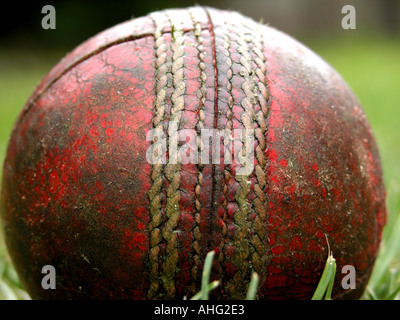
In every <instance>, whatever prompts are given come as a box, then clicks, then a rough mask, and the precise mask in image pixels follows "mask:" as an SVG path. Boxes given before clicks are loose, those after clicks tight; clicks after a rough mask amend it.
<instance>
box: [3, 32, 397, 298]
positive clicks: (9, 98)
mask: <svg viewBox="0 0 400 320" xmlns="http://www.w3.org/2000/svg"><path fill="white" fill-rule="evenodd" d="M306 44H307V45H309V46H310V47H311V48H312V49H313V50H314V51H316V52H317V53H319V54H320V55H321V56H322V57H323V58H324V59H325V60H327V61H328V62H329V63H330V64H331V65H332V66H333V67H334V68H335V69H336V70H338V71H339V73H341V74H342V76H343V78H344V79H345V80H346V81H347V82H348V83H349V84H350V86H351V87H352V89H353V91H354V92H355V93H356V95H357V96H358V98H359V100H360V101H361V104H362V105H363V107H364V110H365V112H366V114H367V116H368V118H369V121H370V123H371V126H372V129H373V131H374V134H375V137H376V139H377V142H378V146H379V149H380V154H381V158H382V164H383V169H384V177H385V184H386V188H387V192H388V197H387V207H388V209H389V217H388V222H387V225H386V226H385V228H384V233H383V239H382V245H381V249H380V252H379V255H378V258H377V260H376V263H375V267H374V270H373V274H372V276H371V279H370V281H369V284H368V289H367V291H366V292H365V294H364V296H363V299H399V298H400V295H399V292H398V290H400V289H399V288H400V245H399V244H400V232H399V230H400V166H399V165H398V163H399V160H400V133H399V129H398V121H399V119H400V99H399V98H398V95H399V85H400V62H399V52H400V42H399V41H398V39H391V38H388V37H382V36H375V35H369V36H368V37H363V36H357V38H346V39H343V38H324V39H320V40H318V39H313V40H312V41H311V40H310V41H306ZM3 49H4V48H3ZM62 55H63V54H62V53H59V52H54V53H43V52H33V53H32V52H31V51H29V50H14V51H12V50H10V49H7V50H0V161H1V163H3V160H4V155H5V152H6V146H7V141H8V137H9V134H10V131H11V129H12V126H13V123H14V121H15V119H16V117H17V115H18V113H19V112H20V110H21V108H22V106H23V105H24V103H25V101H26V100H27V98H28V97H29V95H30V94H31V92H32V91H33V89H34V87H35V86H36V85H37V83H38V82H39V80H40V79H41V78H42V77H43V76H44V75H45V74H46V73H47V72H48V71H49V70H50V68H51V67H52V66H53V65H54V64H55V63H56V62H57V61H58V59H60V58H61V57H62ZM1 174H2V173H1V172H0V177H1ZM214 285H215V284H214ZM252 294H254V292H253V293H252ZM5 298H10V299H24V298H27V295H26V294H25V293H24V292H23V290H22V288H21V286H20V284H19V281H18V277H17V275H16V274H15V271H14V269H13V267H12V265H11V263H10V261H9V258H8V256H7V254H6V250H5V247H4V243H3V242H2V241H1V240H0V299H5Z"/></svg>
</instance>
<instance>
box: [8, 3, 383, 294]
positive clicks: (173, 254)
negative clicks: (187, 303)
mask: <svg viewBox="0 0 400 320" xmlns="http://www.w3.org/2000/svg"><path fill="white" fill-rule="evenodd" d="M173 123H175V124H176V126H177V130H183V129H187V130H189V131H190V132H196V133H198V135H197V136H196V137H195V142H196V143H195V144H194V145H195V147H194V148H192V149H191V151H190V150H189V151H190V152H193V153H194V154H195V152H196V151H197V152H199V154H200V153H202V152H203V151H204V150H206V149H205V145H206V142H207V141H209V140H207V139H205V138H203V136H201V135H200V133H201V132H202V131H204V129H209V130H210V132H212V135H211V138H216V133H215V132H221V131H222V130H225V131H224V132H229V131H230V132H233V131H234V130H237V131H240V130H242V129H243V131H244V130H245V129H246V130H249V132H251V130H253V136H254V140H253V143H250V144H248V145H247V146H246V147H243V148H242V149H241V151H247V150H250V151H251V150H253V151H254V153H253V154H254V158H253V162H252V164H253V167H252V170H251V171H250V172H248V173H245V174H238V173H237V169H238V168H239V167H240V166H239V163H238V160H237V159H236V160H235V159H234V160H233V161H232V162H231V163H225V159H226V156H229V153H230V152H232V149H229V148H228V150H227V149H226V148H224V146H225V144H224V141H225V140H226V139H233V136H231V137H229V136H228V137H226V136H225V138H224V139H214V140H213V141H212V142H214V145H213V147H212V148H210V149H209V153H210V154H206V155H210V156H211V153H212V152H213V151H214V150H216V149H217V148H216V146H219V147H221V148H220V149H221V150H222V151H221V153H220V154H217V157H216V159H217V160H220V161H214V162H213V161H210V162H209V163H207V162H205V161H197V163H196V161H192V162H190V161H189V162H188V163H181V162H179V161H178V162H177V163H174V162H173V161H172V160H171V159H172V156H171V151H170V150H169V149H168V151H167V152H166V154H165V155H164V158H165V159H166V162H165V161H164V162H157V163H152V162H151V161H149V159H148V156H147V155H148V150H149V148H151V147H154V145H155V144H156V143H161V140H157V141H156V140H154V141H151V140H149V139H148V133H149V132H152V131H153V130H157V131H158V132H160V133H161V134H162V136H163V137H164V138H165V141H167V142H168V145H169V143H171V142H176V143H177V147H178V148H179V147H182V146H184V145H185V143H186V141H182V139H180V136H178V137H177V136H176V135H173V133H172V131H171V130H172V129H171V128H172V127H173V126H172V124H173ZM218 130H219V131H218ZM206 140H207V141H206ZM243 146H244V144H243ZM245 148H246V150H244V149H245ZM150 150H151V149H150ZM161 150H164V149H161ZM203 153H204V152H203ZM232 153H233V152H232ZM150 154H151V152H150ZM218 162H219V163H218ZM1 214H2V223H3V227H4V234H5V240H6V243H7V246H8V249H9V253H10V256H11V257H12V260H13V263H14V264H15V268H16V270H17V272H18V274H19V276H20V278H21V281H22V283H23V285H24V286H25V288H26V289H27V291H28V292H29V294H30V295H31V297H32V298H34V299H41V298H44V299H183V297H185V296H187V297H188V298H190V297H191V296H193V295H194V294H195V293H196V292H197V291H198V290H199V289H200V280H201V272H202V267H203V263H204V259H205V256H206V254H207V253H208V252H209V251H211V250H215V252H216V255H215V259H214V263H213V268H212V273H211V276H212V278H213V279H218V280H220V282H221V283H220V286H219V287H218V288H217V289H216V290H215V291H213V293H212V295H211V298H213V299H242V298H244V297H245V295H246V291H247V288H248V284H249V281H250V277H251V274H252V272H253V271H255V272H257V273H258V275H259V276H260V283H259V288H258V295H257V297H258V298H259V299H309V298H310V297H311V296H312V294H313V292H314V290H315V288H316V285H317V283H318V281H319V278H320V276H321V272H322V270H323V267H324V264H325V261H326V258H327V253H328V249H327V242H326V239H325V234H326V235H327V237H328V239H329V242H330V246H331V249H332V252H333V255H334V257H335V259H336V261H337V268H338V269H337V270H338V273H337V275H336V283H335V285H334V292H333V297H334V298H337V299H344V298H358V297H360V295H361V294H362V292H363V290H364V288H365V286H366V283H367V281H368V278H369V276H370V273H371V269H372V267H373V264H374V260H375V257H376V255H377V251H378V247H379V243H380V239H381V231H382V227H383V225H384V223H385V220H386V209H385V190H384V184H383V178H382V171H381V163H380V159H379V154H378V150H377V146H376V143H375V140H374V137H373V133H372V132H371V128H370V125H369V124H368V121H367V119H366V116H365V114H364V112H363V110H362V108H361V106H360V104H359V102H358V101H357V99H356V97H355V96H354V94H353V93H352V91H351V90H350V89H349V87H348V85H347V84H346V83H345V82H344V81H343V79H342V78H341V77H340V75H338V73H337V72H336V71H334V70H333V69H332V68H331V67H330V66H329V65H328V64H327V63H326V62H324V61H323V60H322V59H321V58H319V57H318V56H317V55H316V54H314V53H313V52H311V51H310V50H309V49H307V48H306V47H305V46H303V45H302V44H300V43H298V42H297V41H296V40H294V39H292V38H291V37H289V36H287V35H285V34H284V33H282V32H280V31H277V30H275V29H273V28H271V27H268V26H265V25H262V24H259V23H256V22H254V21H252V20H251V19H248V18H246V17H243V16H242V15H240V14H238V13H235V12H228V11H220V10H216V9H212V8H202V7H193V8H187V9H175V10H165V11H160V12H154V13H151V14H149V15H148V16H145V17H142V18H137V19H133V20H131V21H128V22H125V23H122V24H120V25H117V26H115V27H113V28H111V29H108V30H106V31H104V32H102V33H100V34H98V35H96V36H95V37H93V38H91V39H89V40H88V41H86V42H85V43H83V44H82V45H80V46H78V47H77V48H76V49H75V50H74V51H72V52H71V53H70V54H68V55H67V56H66V57H65V58H64V59H63V60H62V61H61V62H60V63H59V64H57V65H56V66H55V67H54V68H53V69H52V70H51V71H50V73H49V74H48V75H47V76H46V77H45V78H44V79H43V80H42V81H41V83H40V84H39V85H38V87H37V88H36V90H35V91H34V93H33V94H32V96H31V97H30V98H29V100H28V101H27V103H26V106H25V107H24V109H23V111H22V113H21V114H20V116H19V118H18V120H17V122H16V124H15V126H14V129H13V132H12V135H11V138H10V143H9V147H8V152H7V156H6V160H5V164H4V174H3V183H2V192H1ZM45 265H52V266H53V267H54V268H55V271H56V289H47V290H46V289H44V288H43V287H42V286H41V282H42V278H43V277H44V274H42V268H43V266H45ZM345 265H351V266H353V267H354V268H355V270H356V289H354V290H352V289H348V290H344V289H343V288H342V286H341V279H342V277H343V275H342V274H341V272H340V270H341V269H342V267H343V266H345Z"/></svg>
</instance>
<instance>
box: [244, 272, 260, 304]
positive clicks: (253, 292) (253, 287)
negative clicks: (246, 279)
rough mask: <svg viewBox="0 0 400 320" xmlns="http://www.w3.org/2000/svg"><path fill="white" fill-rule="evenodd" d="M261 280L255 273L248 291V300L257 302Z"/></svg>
mask: <svg viewBox="0 0 400 320" xmlns="http://www.w3.org/2000/svg"><path fill="white" fill-rule="evenodd" d="M259 280H260V279H259V276H258V274H257V273H255V272H253V274H252V275H251V280H250V285H249V289H248V290H247V295H246V300H255V298H256V295H257V287H258V282H259Z"/></svg>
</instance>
